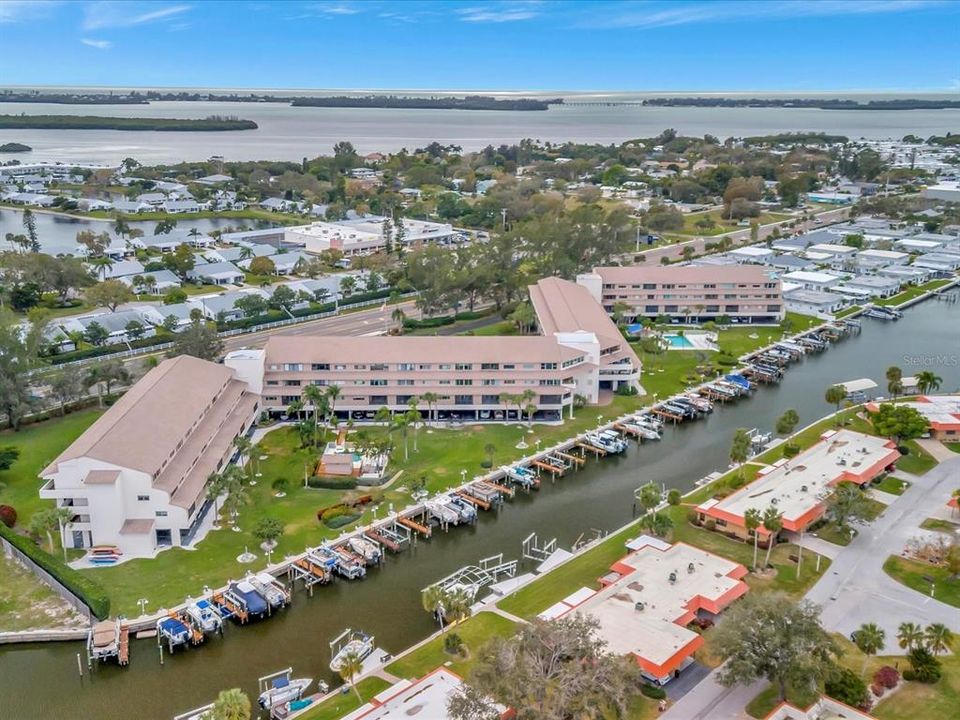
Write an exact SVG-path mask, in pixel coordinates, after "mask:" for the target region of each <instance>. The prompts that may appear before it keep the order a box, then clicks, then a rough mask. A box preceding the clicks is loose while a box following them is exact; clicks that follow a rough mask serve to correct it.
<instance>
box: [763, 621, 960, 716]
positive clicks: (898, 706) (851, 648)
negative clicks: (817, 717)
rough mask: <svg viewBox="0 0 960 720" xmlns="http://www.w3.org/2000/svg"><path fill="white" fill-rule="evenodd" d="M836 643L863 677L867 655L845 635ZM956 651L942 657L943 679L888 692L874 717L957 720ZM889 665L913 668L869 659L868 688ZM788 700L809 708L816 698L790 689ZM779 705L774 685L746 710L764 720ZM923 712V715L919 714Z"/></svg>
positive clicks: (898, 659) (959, 677)
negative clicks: (871, 681)
mask: <svg viewBox="0 0 960 720" xmlns="http://www.w3.org/2000/svg"><path fill="white" fill-rule="evenodd" d="M834 640H835V641H836V642H837V644H838V645H839V646H840V647H841V649H842V650H843V655H842V656H841V658H840V661H839V662H840V664H841V665H843V666H844V667H847V668H849V669H850V670H853V671H854V672H855V673H856V674H857V675H860V673H861V671H862V669H863V660H864V658H863V653H861V652H860V651H859V650H858V649H857V647H856V646H855V645H854V644H853V643H852V642H850V640H848V639H847V638H845V637H843V636H841V635H835V636H834ZM952 650H953V653H951V654H944V655H941V656H940V662H941V663H942V664H943V677H942V678H941V679H940V681H939V682H938V683H935V684H933V685H925V684H923V683H918V682H908V683H905V684H903V685H902V686H901V687H900V688H899V689H898V690H897V691H896V692H895V693H893V694H892V695H891V694H889V693H888V694H887V696H886V697H885V698H880V700H879V701H878V703H877V704H875V705H874V707H873V709H872V710H871V711H870V714H871V715H872V716H873V717H876V718H877V720H914V719H915V718H922V720H953V718H955V717H956V709H957V707H958V704H960V655H958V652H957V651H958V650H960V642H958V641H956V640H955V641H954V645H953V648H952ZM885 665H889V666H893V667H899V669H900V670H901V671H903V669H904V668H905V667H909V663H907V662H906V661H905V660H904V658H903V657H902V656H884V655H881V656H872V657H870V658H868V659H867V670H866V674H865V679H866V681H867V685H868V686H869V684H870V678H871V677H872V676H873V673H874V672H876V671H877V670H878V669H879V668H881V667H883V666H885ZM787 699H788V700H789V701H791V702H792V703H793V704H795V705H798V706H799V707H805V706H807V705H808V704H809V703H811V702H812V701H813V700H814V699H815V698H810V697H803V694H802V693H797V692H796V690H794V689H793V688H790V687H789V686H788V688H787ZM778 702H779V700H778V697H777V691H776V688H775V687H774V686H772V685H770V686H768V687H767V688H765V689H764V690H763V691H762V692H761V693H760V694H759V695H757V697H755V698H754V699H753V700H751V701H750V702H749V703H748V704H747V707H746V710H747V713H748V714H749V715H750V716H751V717H755V718H763V717H766V715H767V714H768V713H769V712H770V710H772V709H773V708H774V707H775V706H776V705H777V704H778ZM921 709H922V712H920V714H919V715H918V711H920V710H921Z"/></svg>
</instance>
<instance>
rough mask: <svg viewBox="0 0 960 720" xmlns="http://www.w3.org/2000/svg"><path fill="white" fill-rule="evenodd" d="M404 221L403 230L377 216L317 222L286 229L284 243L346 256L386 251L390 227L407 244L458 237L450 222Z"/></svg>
mask: <svg viewBox="0 0 960 720" xmlns="http://www.w3.org/2000/svg"><path fill="white" fill-rule="evenodd" d="M402 224H403V230H402V233H401V231H400V230H399V229H398V227H397V226H396V225H395V224H394V223H391V222H390V221H389V220H388V219H387V218H385V217H381V216H378V215H370V216H366V217H360V218H356V219H354V220H341V221H338V222H322V221H318V222H314V223H310V224H309V225H297V226H295V227H288V228H286V229H285V231H284V242H286V243H288V244H291V245H302V246H303V247H304V248H305V249H306V251H307V252H309V253H314V254H319V253H321V252H323V251H325V250H339V251H340V252H342V253H343V254H344V255H345V256H347V257H353V256H356V255H369V254H371V253H376V252H381V251H382V250H384V249H385V248H386V246H387V237H386V234H385V230H386V229H387V228H389V232H390V237H391V239H392V241H393V242H402V244H403V245H405V246H417V245H422V244H427V243H441V244H445V243H449V242H452V241H454V240H455V239H456V238H457V237H458V236H459V233H458V232H457V231H456V230H454V229H453V226H452V225H450V224H449V223H435V222H429V221H427V220H411V219H406V218H404V220H403V221H402Z"/></svg>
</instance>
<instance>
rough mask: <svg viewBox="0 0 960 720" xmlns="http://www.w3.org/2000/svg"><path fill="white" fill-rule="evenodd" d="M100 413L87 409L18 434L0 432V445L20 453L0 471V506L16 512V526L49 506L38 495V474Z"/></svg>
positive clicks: (24, 429) (41, 482) (39, 483)
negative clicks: (12, 448) (13, 448)
mask: <svg viewBox="0 0 960 720" xmlns="http://www.w3.org/2000/svg"><path fill="white" fill-rule="evenodd" d="M100 413H101V411H100V410H98V409H97V408H90V409H86V410H80V411H78V412H73V413H70V414H68V415H67V416H66V417H63V418H55V419H53V420H46V421H44V422H41V423H36V424H32V425H25V426H23V429H22V430H20V432H10V431H4V432H2V433H0V445H2V446H6V445H13V446H14V447H16V448H19V450H20V458H19V459H18V460H17V461H16V462H15V463H14V464H13V466H12V467H11V468H10V469H9V470H5V471H0V503H2V504H5V505H12V506H13V507H14V508H15V509H16V510H17V513H18V514H19V516H20V520H19V522H20V524H22V525H26V524H27V523H28V522H29V521H30V516H31V515H32V514H33V513H35V512H36V511H37V510H42V509H44V508H45V507H47V506H48V505H49V503H48V502H47V501H43V500H41V499H40V495H39V494H38V493H39V490H40V486H41V485H42V484H43V481H41V480H40V478H39V477H37V476H38V474H39V473H40V471H41V470H43V468H45V467H46V466H47V464H48V463H50V462H51V461H53V460H54V459H55V458H56V457H57V455H59V454H60V453H61V452H62V451H63V450H64V449H66V447H67V446H68V445H69V444H70V443H71V442H73V441H74V440H76V439H77V437H79V436H80V434H81V433H82V432H83V431H84V430H86V429H87V428H88V427H90V425H91V424H93V421H94V420H96V419H97V418H98V417H99V416H100ZM4 485H6V487H3V486H4Z"/></svg>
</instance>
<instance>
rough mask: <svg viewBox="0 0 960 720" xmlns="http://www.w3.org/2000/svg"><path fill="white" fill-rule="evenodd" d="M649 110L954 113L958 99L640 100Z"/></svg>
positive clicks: (688, 98) (958, 103) (708, 98)
mask: <svg viewBox="0 0 960 720" xmlns="http://www.w3.org/2000/svg"><path fill="white" fill-rule="evenodd" d="M643 104H644V105H648V106H650V107H719V108H769V107H776V108H810V109H814V110H955V109H957V108H960V100H920V99H916V98H904V99H897V100H870V101H869V102H859V101H857V100H846V99H841V98H731V97H662V98H648V99H647V100H644V101H643Z"/></svg>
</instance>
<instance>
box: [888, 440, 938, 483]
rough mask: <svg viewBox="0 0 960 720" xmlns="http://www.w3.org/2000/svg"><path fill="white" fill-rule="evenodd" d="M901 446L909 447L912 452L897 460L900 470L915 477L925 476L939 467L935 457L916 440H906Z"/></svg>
mask: <svg viewBox="0 0 960 720" xmlns="http://www.w3.org/2000/svg"><path fill="white" fill-rule="evenodd" d="M901 445H903V446H905V447H907V448H908V449H909V450H910V452H909V453H908V454H907V455H904V456H903V457H902V458H900V459H899V460H897V464H896V467H897V469H898V470H903V472H908V473H912V474H914V475H923V474H924V473H926V472H927V471H929V470H932V469H933V468H935V467H936V466H937V461H936V460H934V458H933V455H931V454H930V453H928V452H927V451H926V450H924V449H923V448H922V447H920V446H919V445H918V444H917V441H916V440H906V441H904V442H902V443H901Z"/></svg>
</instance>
